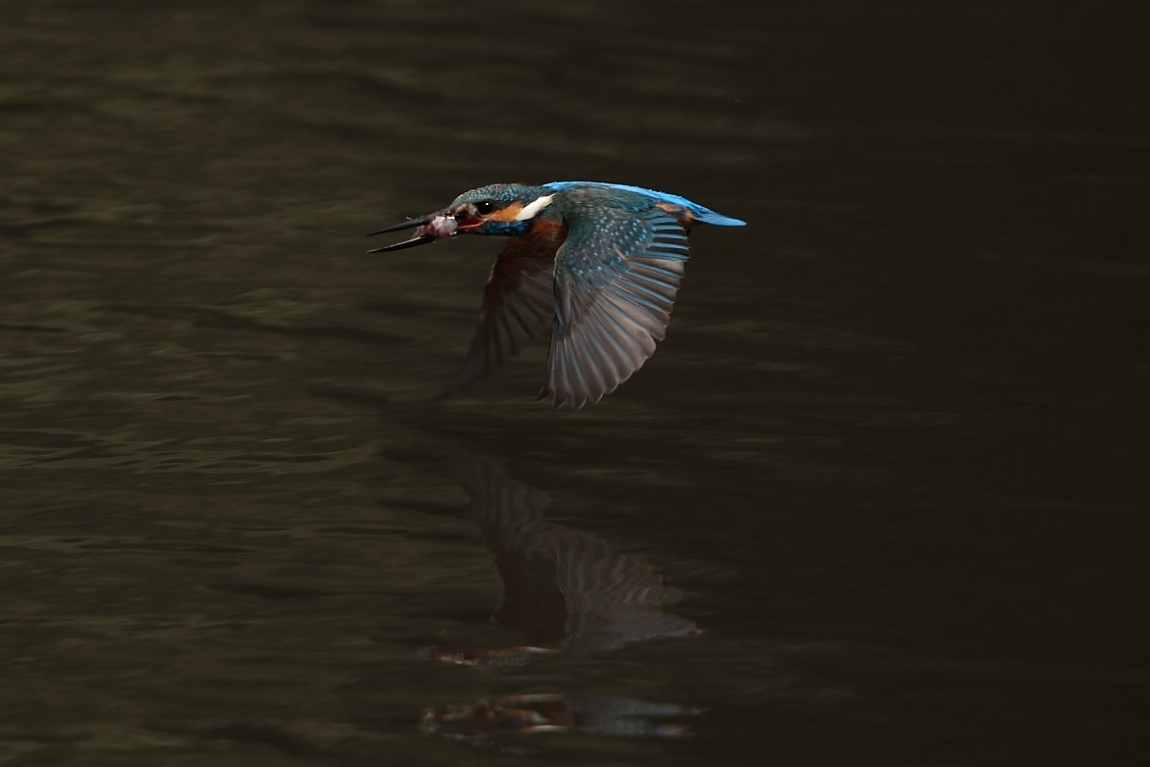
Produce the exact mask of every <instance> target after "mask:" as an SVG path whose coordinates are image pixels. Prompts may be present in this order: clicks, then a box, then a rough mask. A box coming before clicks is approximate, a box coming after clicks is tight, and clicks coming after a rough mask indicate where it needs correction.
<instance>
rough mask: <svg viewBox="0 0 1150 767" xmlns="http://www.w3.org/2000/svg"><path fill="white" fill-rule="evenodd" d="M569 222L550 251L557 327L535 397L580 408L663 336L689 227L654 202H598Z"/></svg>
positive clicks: (622, 376)
mask: <svg viewBox="0 0 1150 767" xmlns="http://www.w3.org/2000/svg"><path fill="white" fill-rule="evenodd" d="M567 224H568V226H569V227H570V231H569V233H568V235H567V239H566V241H565V242H564V243H563V245H562V246H561V247H560V248H559V250H558V252H557V253H556V254H555V297H556V306H555V327H554V330H553V332H552V336H551V350H550V353H549V355H548V359H547V381H546V383H545V384H544V388H543V392H542V393H541V394H540V396H541V397H545V396H548V395H554V397H555V406H556V407H559V406H561V405H565V404H570V405H573V406H574V407H576V408H580V407H582V406H583V405H585V404H587V403H589V402H590V403H594V402H598V401H599V399H600V398H601V397H603V395H604V394H608V393H610V392H612V391H614V389H615V387H617V386H618V385H619V384H620V383H622V382H623V381H626V380H627V379H628V378H630V377H631V374H632V373H634V372H635V371H636V370H638V369H639V368H640V367H641V366H642V365H643V363H644V362H646V361H647V358H649V357H650V356H651V355H652V354H653V353H654V352H655V343H656V342H657V341H661V340H663V336H664V333H665V332H666V328H667V323H668V322H669V321H670V318H671V307H672V305H673V304H674V302H675V294H676V293H677V292H678V290H679V280H680V278H682V276H683V264H684V262H685V261H686V260H687V233H686V229H685V227H684V226H683V224H681V223H679V221H678V220H676V218H675V217H674V216H672V215H671V214H670V213H668V212H667V211H665V210H662V209H660V208H657V207H652V208H648V209H646V210H642V211H639V212H635V211H632V210H627V209H624V208H611V207H601V208H598V209H595V210H594V211H593V212H591V213H585V214H577V215H572V216H569V217H568V218H567Z"/></svg>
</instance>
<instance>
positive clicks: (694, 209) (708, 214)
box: [544, 181, 747, 226]
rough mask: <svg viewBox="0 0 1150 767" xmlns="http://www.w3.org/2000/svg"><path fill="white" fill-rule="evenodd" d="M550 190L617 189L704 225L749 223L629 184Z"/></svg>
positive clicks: (562, 184)
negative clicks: (664, 205) (684, 212)
mask: <svg viewBox="0 0 1150 767" xmlns="http://www.w3.org/2000/svg"><path fill="white" fill-rule="evenodd" d="M544 186H546V187H548V188H549V189H556V190H559V189H573V188H576V187H581V186H583V187H586V186H589V187H595V188H597V189H615V190H618V191H620V192H632V193H634V194H641V195H643V196H644V197H646V198H647V199H649V200H654V201H657V202H665V203H668V204H670V205H674V206H677V207H681V208H685V209H686V210H689V211H690V212H691V215H692V217H693V218H694V219H695V220H696V221H698V222H700V223H704V224H713V225H715V226H746V225H747V222H746V221H742V220H740V219H737V218H731V217H730V216H724V215H722V214H721V213H716V212H715V211H713V210H711V209H710V208H707V207H704V206H702V205H700V204H699V203H697V202H691V201H690V200H688V199H687V198H686V197H680V196H679V195H677V194H668V193H667V192H657V191H655V190H654V189H644V188H643V187H641V186H630V185H629V184H611V183H608V182H606V181H552V182H550V183H547V184H544Z"/></svg>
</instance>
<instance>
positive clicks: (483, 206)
mask: <svg viewBox="0 0 1150 767" xmlns="http://www.w3.org/2000/svg"><path fill="white" fill-rule="evenodd" d="M496 207H497V206H496V204H495V200H480V201H479V202H477V203H475V212H476V213H478V214H479V215H481V216H486V215H487V214H488V213H491V212H492V211H494V210H495V208H496Z"/></svg>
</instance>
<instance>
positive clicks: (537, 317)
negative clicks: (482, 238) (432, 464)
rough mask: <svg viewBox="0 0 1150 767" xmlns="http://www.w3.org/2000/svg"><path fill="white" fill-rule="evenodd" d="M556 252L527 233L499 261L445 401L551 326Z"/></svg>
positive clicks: (509, 246) (507, 249) (550, 246)
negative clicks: (473, 334) (465, 351)
mask: <svg viewBox="0 0 1150 767" xmlns="http://www.w3.org/2000/svg"><path fill="white" fill-rule="evenodd" d="M554 248H555V245H554V244H553V243H552V242H551V241H550V240H549V239H548V238H543V237H538V236H534V235H531V234H526V235H523V236H521V237H516V238H515V239H513V240H511V242H509V243H508V244H507V247H506V248H504V249H503V252H502V253H500V254H499V256H498V257H497V258H496V259H495V263H494V264H492V266H491V277H490V278H489V279H488V280H487V290H486V292H485V293H484V298H483V313H482V314H481V315H480V317H479V328H478V329H477V330H476V331H475V337H474V338H473V339H471V347H470V348H469V349H468V350H467V357H466V359H464V361H463V368H462V369H461V370H460V371H459V374H458V375H456V376H455V380H454V381H453V382H452V383H451V385H450V386H449V387H447V390H446V391H445V392H444V393H443V396H444V397H450V396H453V395H455V394H458V393H460V392H462V391H464V390H466V389H468V388H469V387H471V386H472V385H473V384H475V383H476V382H477V381H479V380H481V379H483V378H486V377H487V376H488V375H490V374H491V373H492V372H493V371H494V370H495V369H496V368H498V367H499V366H500V365H502V364H503V363H504V362H506V361H507V360H509V359H510V358H511V357H513V356H515V355H516V354H517V353H518V352H519V350H520V349H521V348H522V347H523V345H524V344H525V343H526V342H527V341H529V340H530V339H532V338H534V337H535V336H537V335H539V333H540V332H541V331H542V330H544V329H545V328H546V327H547V326H548V325H549V324H550V323H551V320H552V318H553V317H554V315H555V289H554V279H553V277H552V269H553V266H554V256H555V250H554Z"/></svg>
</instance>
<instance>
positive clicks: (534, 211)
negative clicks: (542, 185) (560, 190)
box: [515, 194, 555, 221]
mask: <svg viewBox="0 0 1150 767" xmlns="http://www.w3.org/2000/svg"><path fill="white" fill-rule="evenodd" d="M553 199H555V195H553V194H545V195H543V196H541V197H536V198H535V199H534V200H532V201H531V202H530V203H529V204H528V205H524V206H523V210H521V211H519V213H518V214H517V215H516V216H515V220H516V221H528V220H530V219H532V218H535V216H536V215H538V213H539V211H541V210H543V209H544V208H546V207H547V206H548V205H550V204H551V201H552V200H553Z"/></svg>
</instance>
